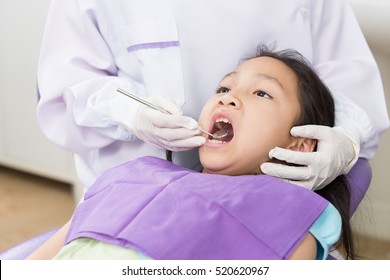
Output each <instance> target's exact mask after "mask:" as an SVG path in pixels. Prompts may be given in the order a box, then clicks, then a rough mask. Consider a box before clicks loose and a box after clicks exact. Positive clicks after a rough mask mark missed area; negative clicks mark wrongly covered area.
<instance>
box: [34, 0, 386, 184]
mask: <svg viewBox="0 0 390 280" xmlns="http://www.w3.org/2000/svg"><path fill="white" fill-rule="evenodd" d="M263 43H265V44H272V43H276V44H277V46H278V48H279V49H285V48H293V49H296V50H297V51H299V52H300V53H302V54H303V55H304V56H305V57H306V58H307V59H308V60H309V61H310V62H311V63H312V64H313V65H314V67H315V69H316V70H317V71H318V73H319V75H320V77H321V78H322V79H323V81H324V82H325V83H326V84H327V85H328V86H329V88H330V89H331V91H332V92H333V95H334V98H335V100H336V110H337V114H338V116H344V117H343V118H338V120H339V122H340V123H339V124H340V125H342V126H344V127H345V128H346V129H347V130H349V131H350V132H351V133H353V134H357V135H359V136H360V138H361V142H362V143H361V156H362V157H365V158H372V157H373V156H374V154H375V152H376V149H377V146H378V139H379V135H380V134H381V133H382V132H383V131H384V130H385V129H386V128H387V127H388V125H389V122H388V116H387V112H386V107H385V101H384V94H383V88H382V84H381V79H380V74H379V72H378V68H377V65H376V63H375V61H374V58H373V56H372V54H371V52H370V50H369V48H368V45H367V43H366V41H365V39H364V37H363V35H362V33H361V30H360V28H359V25H358V23H357V20H356V19H355V17H354V14H353V12H352V10H351V8H350V6H349V4H348V3H347V2H346V1H342V0H313V1H309V0H306V1H302V0H274V1H269V0H237V1H226V0H212V1H210V0H186V1H183V0H164V1H161V0H132V1H126V0H110V1H107V0H66V1H63V0H53V1H52V4H51V8H50V13H49V16H48V19H47V25H46V29H45V33H44V39H43V43H42V49H41V55H40V60H39V69H38V86H39V93H40V100H39V104H38V120H39V123H40V126H41V128H42V130H43V132H44V133H45V134H46V136H47V137H48V138H49V139H51V140H52V141H53V142H55V143H56V144H58V145H60V146H62V147H64V148H65V149H67V150H69V151H70V152H72V153H74V154H75V162H76V168H77V172H78V175H79V177H80V180H81V182H82V183H83V185H84V186H89V185H90V184H91V183H92V182H93V181H94V180H95V179H96V178H97V177H98V176H99V175H100V174H101V173H102V172H103V171H104V170H107V169H108V168H110V167H113V166H115V165H118V164H120V163H123V162H126V161H129V160H131V159H134V158H136V157H138V156H140V155H154V156H158V157H165V151H163V150H160V149H156V148H154V147H152V146H150V145H148V144H147V143H144V142H142V141H140V140H138V139H137V138H136V137H135V136H134V135H133V133H132V131H131V130H128V129H127V128H126V127H127V124H128V121H129V120H128V119H127V118H124V117H123V116H126V115H129V112H130V110H131V108H132V105H133V101H132V100H130V99H128V98H126V97H125V96H122V95H120V94H118V93H117V92H116V88H118V87H122V88H124V89H127V90H131V91H133V92H134V93H135V94H138V95H140V96H143V97H148V96H151V95H165V96H167V97H169V98H171V99H173V100H174V101H175V102H176V103H177V104H178V105H180V106H182V109H183V111H184V113H185V114H186V115H189V116H192V117H193V118H195V119H197V118H198V114H199V112H200V110H201V108H202V106H203V104H204V103H205V102H206V100H207V99H208V98H209V97H210V96H211V95H213V94H214V92H215V88H216V86H217V84H218V82H219V81H220V79H221V78H222V77H223V76H224V75H225V74H226V73H228V72H230V71H232V70H233V69H235V67H236V65H237V63H238V62H239V61H240V59H242V58H243V57H246V56H250V55H253V54H254V52H255V49H256V47H257V45H259V44H263ZM345 116H348V118H345ZM196 153H197V152H196V151H192V152H186V153H180V154H175V155H174V161H175V162H177V163H179V164H181V165H184V166H186V167H190V168H194V167H195V165H196V163H197V155H196Z"/></svg>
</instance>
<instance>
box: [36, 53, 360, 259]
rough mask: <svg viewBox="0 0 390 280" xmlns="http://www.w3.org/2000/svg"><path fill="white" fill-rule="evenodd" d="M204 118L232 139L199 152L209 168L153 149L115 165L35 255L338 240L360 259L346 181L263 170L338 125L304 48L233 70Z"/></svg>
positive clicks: (210, 255) (283, 248)
mask: <svg viewBox="0 0 390 280" xmlns="http://www.w3.org/2000/svg"><path fill="white" fill-rule="evenodd" d="M145 109H147V108H145ZM199 124H200V125H201V127H203V128H205V129H207V130H208V131H209V132H211V133H212V134H214V133H217V134H219V135H224V137H222V138H218V139H213V138H212V137H208V140H207V142H206V143H205V144H204V145H203V146H202V147H200V148H199V157H200V160H201V163H202V166H203V172H202V173H199V172H197V171H193V170H189V169H186V168H183V167H180V166H177V165H174V164H173V163H171V162H169V161H165V160H161V159H159V158H154V157H142V158H139V159H137V160H134V161H131V162H128V163H125V164H123V165H120V166H117V167H115V168H112V169H110V170H108V171H107V172H105V173H104V174H103V175H102V176H101V177H100V178H99V179H98V180H97V181H96V182H95V183H94V184H93V185H92V186H91V188H90V189H89V190H88V192H87V193H86V196H85V201H84V202H83V203H81V204H80V205H79V206H78V207H77V209H76V211H75V213H74V215H73V218H72V220H71V221H69V222H68V223H67V224H66V225H65V226H64V227H63V228H62V229H61V230H60V231H59V232H58V233H57V234H56V235H55V236H54V237H53V238H52V239H51V240H49V241H48V242H47V243H46V244H44V245H43V246H42V247H41V248H40V249H38V250H37V251H36V252H34V253H33V254H32V255H31V256H30V257H29V258H31V259H32V258H52V257H54V256H56V257H55V258H56V259H140V258H152V259H324V258H326V257H327V255H328V252H329V249H330V248H331V247H333V246H336V247H338V245H339V244H342V245H343V248H344V251H345V253H346V256H347V258H354V257H355V252H354V248H353V244H352V237H351V231H350V227H349V217H348V209H349V200H348V198H349V189H348V185H347V184H346V181H345V180H344V179H343V177H340V178H338V179H336V180H335V181H333V182H332V183H331V184H330V185H328V186H327V187H326V188H324V189H322V190H321V191H318V193H319V195H318V194H316V193H314V192H311V191H309V190H307V189H304V188H301V187H298V186H296V185H293V184H291V183H288V182H284V181H282V182H280V184H278V185H277V186H275V185H272V184H270V180H269V177H268V176H267V175H261V171H260V170H259V168H258V166H259V165H260V164H262V163H264V162H267V161H270V159H269V153H270V151H271V150H272V149H273V148H274V147H275V146H279V147H283V148H286V149H291V150H294V151H297V152H315V149H316V141H315V140H313V139H309V138H301V137H294V136H291V135H290V129H291V128H292V127H293V126H296V125H306V124H316V125H322V126H329V127H332V126H333V125H334V104H333V99H332V97H331V95H330V93H329V91H328V89H327V88H326V86H325V85H324V84H323V83H322V82H321V80H320V79H319V78H318V76H317V75H316V74H315V72H314V71H313V70H312V69H311V68H310V66H309V65H308V63H307V62H306V61H305V59H304V58H303V57H302V56H300V55H299V54H298V53H297V52H294V51H291V50H285V51H280V52H273V51H270V50H269V49H267V48H265V47H260V48H259V49H258V53H257V55H256V57H254V58H251V59H248V60H246V61H244V62H243V63H242V64H240V65H239V66H238V67H237V68H236V69H235V71H233V72H231V73H229V74H227V75H225V77H224V78H223V79H222V81H221V82H220V84H219V85H218V88H217V90H216V94H215V96H213V97H212V98H211V99H210V100H209V101H208V102H207V103H206V105H205V106H204V108H203V110H202V113H201V115H200V117H199ZM271 161H274V162H278V161H277V160H273V159H271ZM279 163H280V164H287V165H289V163H288V162H283V163H282V162H279ZM324 198H325V199H324ZM329 202H331V203H333V205H332V204H330V203H329ZM336 209H337V210H336ZM340 233H341V238H339V237H340ZM64 241H65V243H66V245H65V246H64V247H63V244H64ZM338 242H339V243H338Z"/></svg>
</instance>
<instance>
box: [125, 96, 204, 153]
mask: <svg viewBox="0 0 390 280" xmlns="http://www.w3.org/2000/svg"><path fill="white" fill-rule="evenodd" d="M147 100H148V101H149V102H150V103H152V104H154V105H156V106H158V107H160V108H162V109H164V110H166V111H168V112H170V113H171V114H172V115H169V114H164V113H161V112H159V111H157V110H154V109H151V108H149V107H147V106H145V105H143V104H141V103H137V104H136V105H135V106H134V108H133V113H132V115H131V128H132V130H133V132H134V134H135V135H136V136H137V137H138V138H139V139H141V140H143V141H145V142H147V143H150V144H152V145H154V146H156V147H160V148H163V149H166V150H170V151H174V152H177V151H186V150H190V149H192V148H195V147H199V146H201V145H203V144H204V143H205V142H206V138H204V137H202V136H199V133H200V131H199V130H198V128H197V127H198V123H197V121H195V120H194V119H193V118H191V117H187V116H183V112H182V110H181V109H180V108H179V107H178V106H177V105H176V104H175V103H174V102H172V101H171V100H169V99H168V98H165V97H163V96H152V97H149V98H148V99H147Z"/></svg>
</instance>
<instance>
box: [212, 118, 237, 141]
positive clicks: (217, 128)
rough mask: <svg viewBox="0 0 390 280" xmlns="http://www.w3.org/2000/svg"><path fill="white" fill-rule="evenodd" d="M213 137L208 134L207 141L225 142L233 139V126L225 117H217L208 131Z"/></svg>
mask: <svg viewBox="0 0 390 280" xmlns="http://www.w3.org/2000/svg"><path fill="white" fill-rule="evenodd" d="M210 133H211V134H213V135H214V137H212V136H209V142H212V143H227V142H230V141H231V140H232V139H233V136H234V130H233V126H232V124H231V123H230V121H229V120H228V119H227V118H218V119H216V120H215V123H214V125H213V127H212V129H211V131H210Z"/></svg>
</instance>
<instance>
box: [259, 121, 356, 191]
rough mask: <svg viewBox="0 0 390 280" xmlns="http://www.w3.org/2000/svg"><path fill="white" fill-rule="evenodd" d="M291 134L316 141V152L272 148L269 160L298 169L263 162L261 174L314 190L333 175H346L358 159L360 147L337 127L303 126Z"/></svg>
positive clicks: (328, 181) (332, 177)
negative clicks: (273, 159)
mask: <svg viewBox="0 0 390 280" xmlns="http://www.w3.org/2000/svg"><path fill="white" fill-rule="evenodd" d="M291 135H293V136H296V137H304V138H311V139H317V140H318V142H317V151H316V152H296V151H292V150H287V149H282V148H278V147H276V148H274V149H272V150H271V151H270V153H269V157H270V158H276V159H279V160H282V161H286V162H288V163H293V164H296V165H300V166H288V165H284V164H277V163H263V164H262V165H261V166H260V168H261V170H262V171H263V173H265V174H268V175H271V176H275V177H279V178H281V179H284V180H287V181H291V182H293V183H294V184H297V185H300V186H302V187H305V188H307V189H311V190H318V189H321V188H323V187H325V186H326V185H327V184H329V183H330V182H332V181H333V180H334V179H335V178H336V177H337V176H339V175H341V174H346V173H348V171H349V170H350V169H351V168H352V166H353V165H354V164H355V162H356V161H357V159H358V156H359V151H360V146H359V143H358V141H356V140H354V139H352V138H351V137H350V136H349V135H348V134H347V133H346V132H345V131H344V130H343V129H342V128H341V127H333V128H332V127H326V126H317V125H306V126H299V127H293V128H292V129H291Z"/></svg>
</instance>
